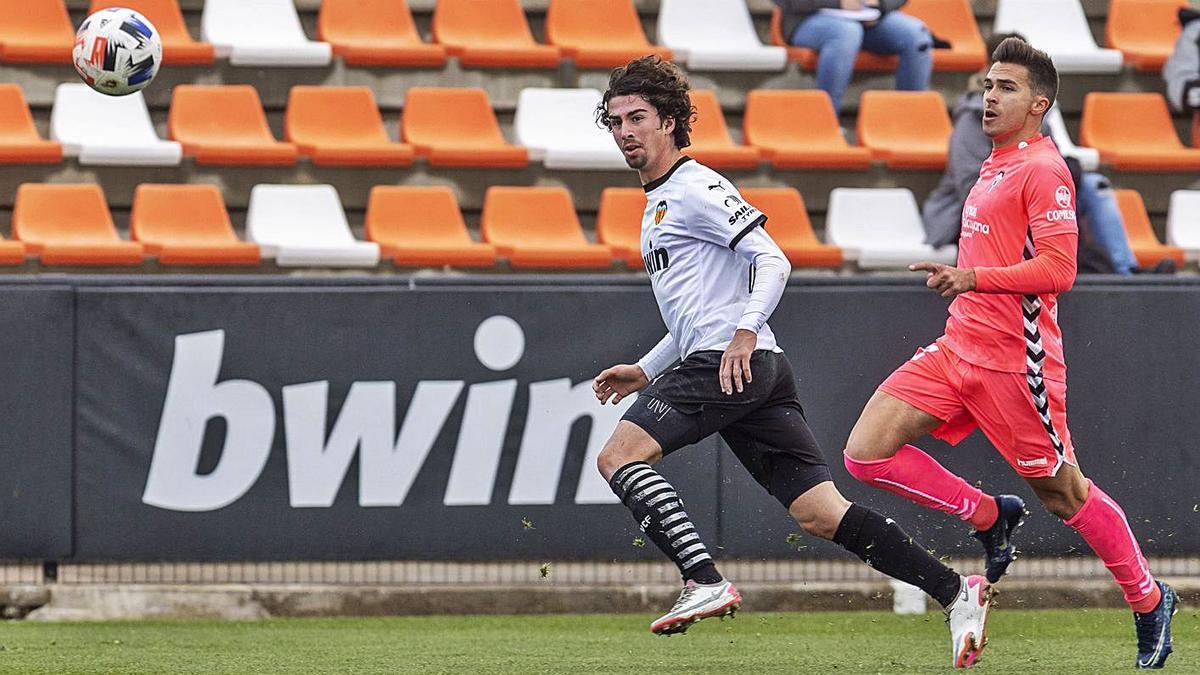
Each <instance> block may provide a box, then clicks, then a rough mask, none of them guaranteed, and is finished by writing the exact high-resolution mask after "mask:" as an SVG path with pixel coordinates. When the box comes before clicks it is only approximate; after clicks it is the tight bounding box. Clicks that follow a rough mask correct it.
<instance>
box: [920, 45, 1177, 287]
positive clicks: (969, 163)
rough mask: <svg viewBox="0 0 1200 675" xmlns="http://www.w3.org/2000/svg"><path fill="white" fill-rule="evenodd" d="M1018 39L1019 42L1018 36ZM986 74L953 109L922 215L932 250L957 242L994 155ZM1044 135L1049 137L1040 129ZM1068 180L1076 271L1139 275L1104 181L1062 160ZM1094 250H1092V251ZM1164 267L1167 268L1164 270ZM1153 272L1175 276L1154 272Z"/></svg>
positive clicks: (981, 74)
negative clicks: (938, 173) (1071, 182)
mask: <svg viewBox="0 0 1200 675" xmlns="http://www.w3.org/2000/svg"><path fill="white" fill-rule="evenodd" d="M1013 35H1014V34H1013V33H1005V34H998V35H993V36H992V37H991V38H989V39H988V43H987V50H988V54H991V53H992V52H994V51H995V49H996V47H997V46H998V45H999V44H1000V43H1001V42H1003V41H1004V39H1005V38H1007V37H1012V36H1013ZM1017 37H1020V36H1019V35H1018V36H1017ZM986 73H987V70H986V69H985V70H983V71H981V72H979V73H976V74H975V75H973V76H972V77H971V81H970V83H969V84H968V85H967V92H966V93H965V94H963V95H961V96H959V97H958V101H957V102H956V103H955V106H954V131H953V133H952V134H951V135H950V153H949V156H948V157H947V160H946V173H945V174H943V175H942V180H941V181H940V182H939V183H938V185H937V187H936V188H934V189H933V192H931V193H929V197H928V198H926V200H925V204H924V206H923V207H922V209H921V217H922V219H923V220H924V222H925V235H926V241H927V242H928V243H929V244H930V245H931V246H945V245H947V244H954V243H957V242H958V235H959V232H960V230H961V228H962V209H963V203H964V202H966V200H967V194H968V193H970V191H971V187H972V186H974V185H975V181H976V180H977V179H978V178H979V169H980V167H982V166H983V162H984V160H986V159H987V158H988V156H989V155H990V154H991V152H992V140H991V139H990V138H988V137H987V135H986V134H984V133H983V85H982V82H983V77H984V75H986ZM1042 133H1044V134H1046V135H1049V131H1048V130H1047V129H1045V127H1043V130H1042ZM1066 159H1067V166H1068V168H1070V169H1071V176H1072V177H1073V178H1074V179H1075V192H1076V204H1075V206H1076V209H1077V210H1078V216H1079V229H1080V237H1079V246H1080V251H1079V271H1080V272H1113V273H1116V274H1120V275H1130V274H1133V273H1134V272H1138V271H1140V270H1139V269H1138V267H1137V259H1136V258H1135V257H1134V255H1133V251H1132V250H1131V249H1130V248H1129V239H1128V237H1127V236H1126V234H1125V221H1124V220H1123V219H1122V217H1121V211H1120V209H1119V207H1118V206H1117V201H1116V196H1115V195H1114V194H1113V191H1112V184H1111V183H1109V181H1108V178H1106V177H1105V176H1104V175H1102V174H1099V173H1091V172H1088V173H1084V172H1083V171H1082V169H1081V168H1080V166H1079V162H1078V161H1076V160H1075V159H1074V158H1069V157H1068V158H1066ZM1093 249H1095V250H1093ZM1164 267H1165V266H1164ZM1155 271H1168V272H1170V271H1174V269H1173V267H1172V269H1169V270H1167V269H1161V270H1160V269H1158V268H1156V269H1155Z"/></svg>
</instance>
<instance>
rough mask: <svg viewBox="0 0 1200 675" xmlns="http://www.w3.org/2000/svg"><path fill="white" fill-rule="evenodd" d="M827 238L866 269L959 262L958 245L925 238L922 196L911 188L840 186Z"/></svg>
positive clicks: (834, 196)
mask: <svg viewBox="0 0 1200 675" xmlns="http://www.w3.org/2000/svg"><path fill="white" fill-rule="evenodd" d="M825 240H826V242H827V243H830V244H833V245H834V246H838V247H840V248H841V249H842V253H843V255H844V256H845V257H846V259H847V260H853V261H855V262H856V263H857V264H858V266H859V267H861V268H863V269H881V268H904V267H907V266H908V265H911V264H912V263H915V262H920V261H922V260H929V261H933V262H940V263H945V264H947V265H953V264H954V263H955V261H956V260H957V259H958V247H957V246H943V247H942V248H939V249H934V248H933V247H932V246H930V245H928V244H926V243H924V242H925V228H924V226H923V225H922V224H921V212H920V210H918V209H917V200H916V198H915V197H914V196H913V193H912V190H909V189H908V188H881V189H873V188H834V190H833V192H831V193H829V211H828V212H827V215H826V219H825Z"/></svg>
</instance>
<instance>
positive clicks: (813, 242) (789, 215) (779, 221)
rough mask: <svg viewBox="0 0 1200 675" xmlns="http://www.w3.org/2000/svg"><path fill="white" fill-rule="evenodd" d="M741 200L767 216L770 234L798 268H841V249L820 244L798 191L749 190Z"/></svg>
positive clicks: (743, 192) (787, 189) (788, 189)
mask: <svg viewBox="0 0 1200 675" xmlns="http://www.w3.org/2000/svg"><path fill="white" fill-rule="evenodd" d="M741 192H742V197H743V198H745V200H746V201H747V202H749V203H751V204H753V205H754V206H755V207H756V208H757V209H758V210H759V211H762V212H763V213H764V214H766V216H767V226H766V227H767V233H768V234H770V235H771V238H772V239H774V240H775V243H777V244H779V248H781V249H783V253H784V254H785V255H786V256H787V258H788V262H790V263H792V264H793V265H795V266H796V267H841V266H842V249H840V248H838V247H837V246H829V245H828V244H823V243H821V241H820V240H818V239H817V235H816V233H815V232H814V231H813V226H812V221H811V220H809V219H808V211H807V210H805V208H804V198H803V197H801V196H800V191H799V190H797V189H796V188H746V189H744V190H742V191H741Z"/></svg>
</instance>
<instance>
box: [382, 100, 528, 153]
mask: <svg viewBox="0 0 1200 675" xmlns="http://www.w3.org/2000/svg"><path fill="white" fill-rule="evenodd" d="M400 135H401V137H402V138H403V139H404V141H405V142H406V143H411V144H412V146H413V148H414V149H415V150H416V152H417V155H419V156H421V157H424V158H426V160H427V161H428V162H429V164H430V165H431V166H454V167H499V168H522V167H525V166H528V165H529V151H528V150H526V149H525V148H522V147H520V146H516V145H511V144H509V143H508V142H507V141H505V140H504V136H503V135H501V133H500V123H499V122H497V121H496V113H495V112H493V111H492V104H491V102H490V101H489V100H488V95H487V92H485V91H484V90H482V89H450V88H446V89H441V88H431V87H413V88H411V89H409V90H408V91H407V92H406V93H405V95H404V115H403V116H402V117H401V119H400Z"/></svg>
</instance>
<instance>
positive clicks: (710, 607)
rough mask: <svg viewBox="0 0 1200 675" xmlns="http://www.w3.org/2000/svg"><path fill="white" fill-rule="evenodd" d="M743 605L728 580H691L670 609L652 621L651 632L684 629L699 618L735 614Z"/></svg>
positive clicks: (658, 632) (665, 633) (670, 633)
mask: <svg viewBox="0 0 1200 675" xmlns="http://www.w3.org/2000/svg"><path fill="white" fill-rule="evenodd" d="M741 606H742V595H741V593H738V590H737V588H735V587H734V585H733V584H731V583H730V582H728V581H722V582H720V583H717V584H698V583H696V582H695V581H688V582H687V585H685V586H684V587H683V591H682V592H680V593H679V599H678V600H676V601H675V606H674V607H672V608H671V611H669V612H667V613H666V614H663V615H662V616H660V617H658V619H657V620H656V621H655V622H654V623H652V624H650V632H651V633H654V634H656V635H673V634H675V633H683V632H685V631H687V629H688V627H689V626H691V625H692V624H694V623H696V622H697V621H699V620H700V619H707V618H708V617H710V616H720V617H724V616H733V613H734V612H736V611H738V609H739V608H741Z"/></svg>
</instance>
